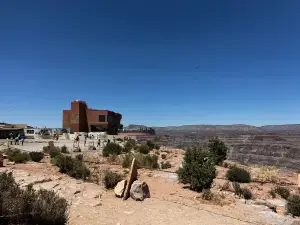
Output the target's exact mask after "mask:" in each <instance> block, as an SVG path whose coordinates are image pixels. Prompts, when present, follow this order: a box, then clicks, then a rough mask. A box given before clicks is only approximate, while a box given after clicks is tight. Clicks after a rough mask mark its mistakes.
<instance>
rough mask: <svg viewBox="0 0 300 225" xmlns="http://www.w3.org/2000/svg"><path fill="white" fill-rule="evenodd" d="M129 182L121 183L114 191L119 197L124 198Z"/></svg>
mask: <svg viewBox="0 0 300 225" xmlns="http://www.w3.org/2000/svg"><path fill="white" fill-rule="evenodd" d="M126 184H127V180H122V181H120V182H119V183H118V184H117V186H116V187H115V189H114V192H115V194H116V196H117V197H119V198H122V197H123V196H124V191H125V188H126Z"/></svg>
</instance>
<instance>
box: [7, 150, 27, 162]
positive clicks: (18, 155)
mask: <svg viewBox="0 0 300 225" xmlns="http://www.w3.org/2000/svg"><path fill="white" fill-rule="evenodd" d="M5 153H6V154H7V156H8V160H9V161H13V162H15V163H26V162H27V161H29V160H30V156H29V154H28V153H27V152H21V151H20V150H19V149H13V150H12V149H10V150H7V151H6V152H5Z"/></svg>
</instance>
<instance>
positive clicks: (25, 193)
mask: <svg viewBox="0 0 300 225" xmlns="http://www.w3.org/2000/svg"><path fill="white" fill-rule="evenodd" d="M0 184H1V185H0V203H1V206H2V207H1V210H0V217H1V224H45V225H52V224H57V225H63V224H67V220H68V214H67V212H68V203H67V201H66V200H65V199H63V198H61V197H59V196H58V195H57V194H56V193H55V192H54V191H47V190H43V189H41V190H39V191H35V190H33V189H32V186H28V188H27V189H25V190H23V189H21V188H20V187H19V185H18V184H17V183H16V182H15V180H14V178H13V176H12V173H2V174H1V175H0Z"/></svg>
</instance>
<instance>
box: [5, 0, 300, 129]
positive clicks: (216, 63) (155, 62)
mask: <svg viewBox="0 0 300 225" xmlns="http://www.w3.org/2000/svg"><path fill="white" fill-rule="evenodd" d="M299 8H300V2H299V1H297V0H294V1H293V0H290V1H282V0H280V1H277V0H260V1H258V0H252V1H240V0H226V1H225V0H224V1H220V0H218V1H217V0H210V1H208V0H207V1H200V0H195V1H188V0H187V1H176V0H172V1H158V0H152V1H140V0H135V1H132V0H128V1H120V0H114V1H111V0H105V1H101V0H97V1H91V0H88V1H75V0H72V1H66V0H59V1H54V0H51V1H50V0H49V1H47V0H44V1H33V0H28V1H17V0H16V1H8V0H7V1H0V76H1V80H0V83H1V86H0V87H1V88H0V96H1V98H0V121H5V122H11V123H27V124H31V125H34V126H48V127H61V124H62V121H61V120H62V110H63V109H68V108H69V107H70V102H71V100H75V99H81V100H86V101H87V103H88V105H89V106H90V107H92V108H97V109H110V110H114V111H117V112H120V113H122V115H123V123H124V124H125V125H126V124H131V123H134V124H145V125H148V126H165V125H183V124H236V123H238V124H241V123H243V124H251V125H265V124H287V123H299V121H300V104H299V103H300V101H299V96H300V88H299V83H300V44H299V43H300V42H299V40H300V26H299V21H300V13H299Z"/></svg>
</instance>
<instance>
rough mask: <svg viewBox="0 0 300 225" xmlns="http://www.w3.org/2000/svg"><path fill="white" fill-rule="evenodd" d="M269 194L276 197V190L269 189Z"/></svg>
mask: <svg viewBox="0 0 300 225" xmlns="http://www.w3.org/2000/svg"><path fill="white" fill-rule="evenodd" d="M269 194H270V195H271V197H272V198H276V192H275V191H274V189H273V188H272V189H271V190H270V191H269Z"/></svg>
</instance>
